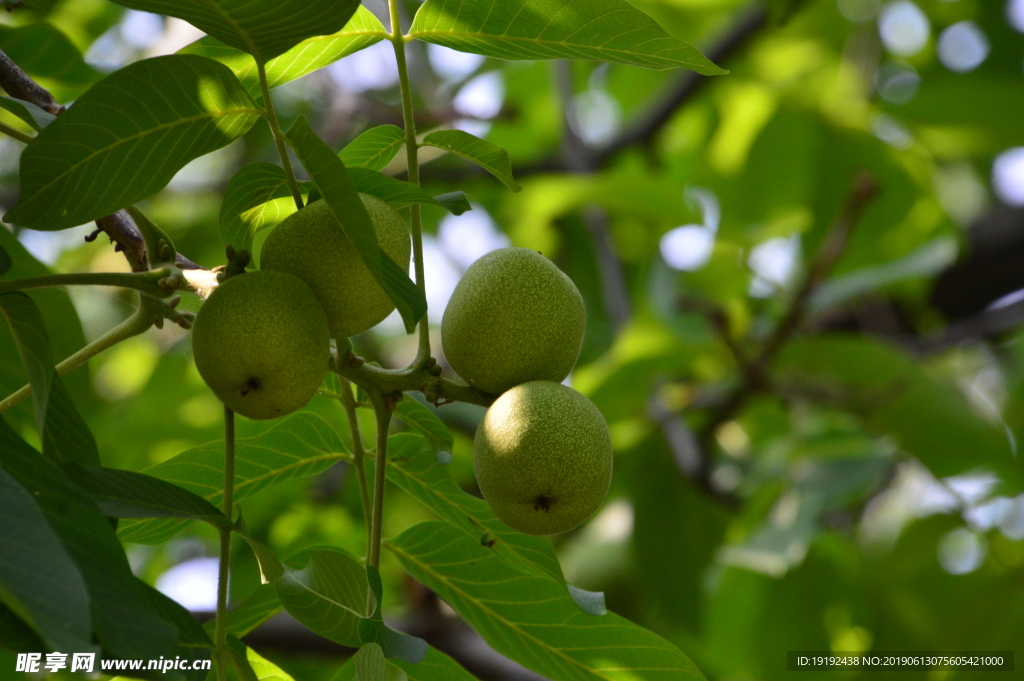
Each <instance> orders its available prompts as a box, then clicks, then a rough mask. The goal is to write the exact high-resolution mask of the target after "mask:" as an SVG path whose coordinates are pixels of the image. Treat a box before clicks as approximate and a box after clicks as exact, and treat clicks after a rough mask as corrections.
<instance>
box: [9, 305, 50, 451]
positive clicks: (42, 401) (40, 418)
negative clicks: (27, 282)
mask: <svg viewBox="0 0 1024 681" xmlns="http://www.w3.org/2000/svg"><path fill="white" fill-rule="evenodd" d="M0 314H3V315H4V317H5V318H6V319H7V324H8V326H10V328H11V333H12V334H13V336H14V340H15V342H16V343H17V345H18V354H19V355H21V363H22V365H24V367H25V374H26V375H27V376H28V384H29V385H30V386H32V404H33V406H34V407H35V413H36V427H37V428H38V429H39V433H40V438H42V437H43V436H44V433H45V432H46V404H47V402H48V401H49V399H50V386H51V385H52V382H53V377H54V372H53V357H52V356H51V354H50V338H49V336H48V335H47V333H46V326H45V325H44V324H43V317H42V315H40V314H39V308H38V307H37V306H36V304H35V302H33V301H32V299H31V298H29V297H28V296H27V295H25V294H24V293H22V292H21V291H15V292H13V293H5V294H4V295H2V296H0Z"/></svg>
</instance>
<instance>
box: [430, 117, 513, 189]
mask: <svg viewBox="0 0 1024 681" xmlns="http://www.w3.org/2000/svg"><path fill="white" fill-rule="evenodd" d="M423 144H425V145H427V146H430V147H437V148H438V149H444V150H445V151H449V152H451V153H453V154H457V155H458V156H461V157H462V158H464V159H467V160H469V161H472V162H473V163H475V164H477V165H478V166H480V167H481V168H483V169H484V170H486V171H487V172H489V173H490V174H491V175H494V176H495V177H496V178H498V179H499V180H501V182H502V184H504V185H505V186H506V187H508V188H509V189H511V190H512V191H514V192H517V191H519V190H520V186H519V185H518V184H516V181H515V179H513V177H512V159H511V158H509V155H508V152H507V151H505V150H504V149H502V148H501V147H500V146H498V145H497V144H495V143H494V142H488V141H487V140H482V139H480V138H479V137H475V136H473V135H470V134H469V133H468V132H463V131H462V130H438V131H437V132H432V133H430V134H429V135H427V136H426V137H424V138H423Z"/></svg>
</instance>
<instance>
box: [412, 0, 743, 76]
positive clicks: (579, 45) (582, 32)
mask: <svg viewBox="0 0 1024 681" xmlns="http://www.w3.org/2000/svg"><path fill="white" fill-rule="evenodd" d="M409 33H410V35H412V36H413V37H415V38H418V39H419V40H424V41H426V42H429V43H435V44H437V45H444V46H445V47H450V48H452V49H455V50H461V51H462V52H474V53H476V54H483V55H486V56H488V57H497V58H498V59H530V60H533V59H594V60H598V61H608V62H614V63H617V64H630V65H632V66H643V67H646V68H650V69H671V68H685V69H691V70H693V71H696V72H698V73H703V74H705V75H718V74H721V73H725V71H723V70H722V69H720V68H718V67H717V66H715V65H714V64H712V63H711V62H710V61H708V59H707V58H706V57H705V56H704V55H702V54H701V53H700V52H699V51H698V50H697V48H695V47H693V46H692V45H690V44H689V43H686V42H683V41H682V40H679V39H678V38H673V37H672V36H670V35H669V34H668V33H666V32H665V30H664V29H663V28H661V26H659V25H658V24H657V23H655V21H654V20H653V19H651V18H650V17H649V16H647V15H646V14H644V13H643V12H641V11H640V10H638V9H636V8H635V7H633V6H632V5H630V4H629V3H628V2H625V0H427V2H425V3H424V4H423V6H421V7H420V9H419V11H418V12H417V13H416V18H415V20H414V21H413V24H412V28H411V29H410V31H409Z"/></svg>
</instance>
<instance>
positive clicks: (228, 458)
mask: <svg viewBox="0 0 1024 681" xmlns="http://www.w3.org/2000/svg"><path fill="white" fill-rule="evenodd" d="M234 491H235V412H233V411H231V409H230V408H229V407H227V406H225V407H224V503H223V505H222V507H223V509H224V515H225V516H227V517H228V519H230V518H231V517H232V508H231V504H232V503H233V502H234V499H233V498H232V497H233V496H234ZM230 564H231V530H230V529H222V530H221V531H220V570H219V574H218V576H217V621H216V623H215V624H214V635H213V642H214V646H215V648H214V652H215V656H216V658H217V678H218V680H219V681H225V680H226V679H227V665H226V664H225V663H226V659H227V654H228V632H227V625H226V622H225V619H226V617H227V611H228V568H229V567H230Z"/></svg>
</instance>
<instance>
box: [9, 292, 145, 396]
mask: <svg viewBox="0 0 1024 681" xmlns="http://www.w3.org/2000/svg"><path fill="white" fill-rule="evenodd" d="M140 298H141V296H140ZM158 316H159V315H158V313H157V312H156V311H155V310H154V309H153V306H150V305H147V304H146V301H145V299H142V300H141V301H140V305H139V309H138V310H136V311H135V313H134V314H133V315H132V316H131V317H129V318H128V319H126V320H124V321H123V322H121V323H120V324H118V325H117V326H115V327H114V328H113V329H111V330H110V331H108V332H107V333H105V334H103V335H102V336H100V337H99V338H97V339H96V340H94V341H93V342H92V343H89V344H88V345H86V346H85V347H84V348H82V349H81V350H79V351H78V352H76V353H75V354H73V355H71V356H70V357H68V358H67V359H65V360H64V361H63V362H61V363H60V364H58V365H57V373H58V374H60V375H61V376H63V375H64V374H66V373H68V372H69V371H71V370H72V369H74V368H76V367H79V366H81V365H82V364H85V363H86V362H87V361H89V360H90V359H92V358H93V357H95V356H96V355H98V354H100V353H101V352H103V351H104V350H106V349H107V348H111V347H113V346H115V345H117V344H118V343H120V342H121V341H124V340H127V339H129V338H131V337H132V336H138V335H139V334H140V333H143V332H144V331H146V330H148V329H149V327H151V326H153V323H154V322H155V321H156V320H157V318H158ZM31 394H32V386H30V385H24V386H22V387H21V388H20V389H19V390H17V391H15V392H14V393H11V394H10V395H9V396H7V397H6V398H5V399H4V400H3V401H0V414H2V413H4V412H5V411H7V410H9V409H10V408H11V407H13V406H14V405H16V404H18V403H19V402H21V401H22V400H24V399H25V398H27V397H28V396H29V395H31Z"/></svg>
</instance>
